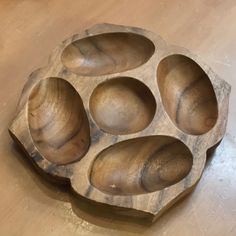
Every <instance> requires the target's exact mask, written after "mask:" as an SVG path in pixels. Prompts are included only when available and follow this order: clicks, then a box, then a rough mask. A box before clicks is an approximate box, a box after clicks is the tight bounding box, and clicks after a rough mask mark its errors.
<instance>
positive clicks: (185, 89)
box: [157, 55, 218, 135]
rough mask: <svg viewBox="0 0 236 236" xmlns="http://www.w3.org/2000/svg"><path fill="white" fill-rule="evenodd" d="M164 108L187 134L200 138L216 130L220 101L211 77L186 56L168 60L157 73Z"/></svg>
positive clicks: (165, 59) (176, 56) (173, 56)
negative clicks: (199, 136)
mask: <svg viewBox="0 0 236 236" xmlns="http://www.w3.org/2000/svg"><path fill="white" fill-rule="evenodd" d="M157 81H158V85H159V89H160V93H161V97H162V101H163V104H164V106H165V109H166V111H167V113H168V114H169V116H170V118H171V119H172V121H173V122H174V123H175V124H176V125H177V126H178V127H179V128H180V129H182V130H183V131H184V132H187V133H189V134H195V135H200V134H204V133H206V132H208V131H209V130H211V129H212V127H214V125H215V124H216V121H217V117H218V108H217V100H216V96H215V93H214V89H213V87H212V84H211V82H210V80H209V77H208V76H207V74H206V73H205V72H204V71H203V70H202V69H201V68H200V67H199V65H197V64H196V63H195V62H194V61H193V60H191V59H189V58H187V57H185V56H183V55H171V56H168V57H167V58H164V59H163V60H162V61H161V62H160V64H159V67H158V70H157Z"/></svg>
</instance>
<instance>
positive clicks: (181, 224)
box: [0, 0, 236, 236]
mask: <svg viewBox="0 0 236 236" xmlns="http://www.w3.org/2000/svg"><path fill="white" fill-rule="evenodd" d="M0 20H1V24H0V52H1V54H0V109H1V115H0V123H1V126H0V159H1V165H0V235H4V236H8V235H10V236H11V235H14V236H15V235H24V236H25V235H30V236H31V235H34V236H36V235H55V236H60V235H67V236H70V235H82V236H87V235H96V236H98V235H104V236H111V235H112V236H117V235H125V236H131V235H145V236H146V235H147V236H149V235H153V236H154V235H155V236H159V235H166V236H168V235H175V236H178V235H181V236H185V235H186V236H189V235H191V236H199V235H206V236H208V235H209V236H217V235H219V236H221V235H224V236H235V235H236V184H235V183H236V122H235V118H236V106H235V103H236V89H235V87H234V86H235V85H236V80H235V72H236V69H235V68H236V30H235V21H236V2H235V0H225V1H220V0H183V1H182V0H176V1H170V0H166V1H155V0H148V1H147V0H143V1H140V0H133V1H128V0H127V1H123V0H119V1H117V0H107V1H96V0H90V1H88V0H84V1H82V0H80V1H74V0H50V1H49V0H41V1H35V0H25V1H24V0H11V1H9V0H0ZM102 22H107V23H114V24H122V25H129V26H137V27H141V28H145V29H148V30H151V31H153V32H156V33H158V34H160V35H161V36H162V37H163V38H164V39H165V40H166V41H167V42H168V43H171V44H177V45H179V46H183V47H186V48H187V49H189V50H191V51H192V52H193V53H195V54H197V55H198V56H199V57H200V58H201V59H202V60H203V61H205V62H206V63H207V64H208V65H209V66H210V67H211V68H212V69H213V70H214V71H215V72H216V73H217V74H218V75H219V76H220V77H222V78H223V79H225V80H226V81H227V82H229V83H230V84H231V85H232V91H231V97H230V108H229V109H230V110H229V121H228V126H227V132H226V135H225V137H224V139H223V141H222V142H221V144H220V146H219V147H218V148H217V150H216V151H215V153H214V154H213V155H212V156H211V157H210V158H209V159H208V162H207V165H206V168H205V171H204V174H203V177H202V179H201V181H200V183H199V184H198V185H197V187H196V189H195V191H194V192H193V193H192V194H190V195H189V196H188V197H186V198H185V199H184V200H182V201H181V202H180V203H178V204H177V205H176V206H175V207H173V208H172V209H170V210H169V211H168V212H167V213H165V214H164V215H163V216H162V217H161V218H160V219H158V220H157V221H156V222H155V223H154V224H152V225H150V224H147V223H145V222H143V221H142V220H129V219H127V218H123V217H115V216H113V215H112V214H110V213H109V212H102V208H99V207H94V206H91V205H90V204H88V203H87V202H86V201H84V200H83V199H77V198H76V197H75V196H74V195H73V194H69V193H67V190H66V189H64V188H62V187H58V186H54V185H53V184H49V183H48V182H47V181H46V180H45V179H43V178H42V177H41V176H39V175H38V174H37V173H35V171H34V169H33V168H32V166H31V164H30V163H29V162H28V161H27V160H26V159H25V158H24V156H23V155H22V153H21V152H20V151H19V150H18V149H17V148H16V147H15V145H13V142H12V140H11V139H10V137H9V134H8V131H7V127H8V125H9V123H10V122H11V119H12V117H13V115H14V112H15V109H16V106H17V102H18V99H19V95H20V93H21V90H22V87H23V85H24V83H25V82H26V79H27V76H28V75H29V74H30V73H31V71H33V70H34V69H36V68H38V67H42V66H44V65H46V63H47V59H48V56H49V54H50V53H51V51H52V49H53V48H55V47H56V46H57V45H58V43H60V42H61V41H62V40H64V39H66V38H68V37H70V36H71V35H73V34H74V33H77V32H79V31H81V30H83V29H86V28H88V27H90V26H92V25H93V24H96V23H102Z"/></svg>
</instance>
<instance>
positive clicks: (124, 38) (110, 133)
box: [9, 24, 230, 220]
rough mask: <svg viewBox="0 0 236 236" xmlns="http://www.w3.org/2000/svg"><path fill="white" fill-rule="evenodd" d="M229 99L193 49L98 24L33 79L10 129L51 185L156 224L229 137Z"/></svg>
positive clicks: (60, 48) (226, 88)
mask: <svg viewBox="0 0 236 236" xmlns="http://www.w3.org/2000/svg"><path fill="white" fill-rule="evenodd" d="M229 93H230V86H229V85H228V84H227V83H226V82H225V81H223V80H221V79H220V78H219V77H218V76H217V75H216V74H214V73H213V72H212V70H211V69H210V68H209V67H208V66H206V65H205V64H204V63H202V62H201V61H200V60H199V58H197V57H196V56H194V55H193V54H191V53H190V52H189V51H187V50H186V49H183V48H180V47H176V46H170V45H167V43H166V42H165V41H164V40H163V39H161V37H160V36H158V35H156V34H154V33H151V32H149V31H146V30H143V29H139V28H133V27H126V26H118V25H110V24H100V25H96V26H94V27H92V28H90V29H88V30H85V31H84V32H82V33H80V34H76V35H74V36H72V37H71V38H69V39H67V40H65V41H63V42H62V43H61V44H60V45H59V46H58V47H57V48H56V49H55V50H54V51H53V53H52V55H51V57H50V59H49V62H48V66H47V67H45V68H40V69H38V70H36V71H34V72H33V73H32V74H31V75H30V76H29V79H28V82H27V83H26V85H25V87H24V89H23V92H22V96H21V99H20V102H19V105H18V110H17V114H16V116H15V119H14V120H13V122H12V124H11V126H10V128H9V131H10V134H11V136H12V137H13V139H14V140H15V141H16V142H17V143H18V144H19V145H20V146H21V147H22V149H23V150H25V152H26V153H27V154H28V157H29V158H30V160H32V161H33V163H34V164H35V165H36V166H37V167H38V168H39V169H40V170H42V172H43V173H45V174H47V176H49V177H50V178H51V179H53V180H57V181H62V182H66V183H69V184H70V185H71V187H72V188H73V190H74V191H75V192H76V193H77V194H79V195H81V196H83V197H85V198H87V199H90V200H92V201H94V202H97V203H103V204H108V205H111V206H116V207H118V208H117V209H121V211H122V213H124V210H127V213H128V214H135V215H136V213H140V214H141V213H143V214H144V215H146V216H150V217H151V218H152V220H155V219H156V218H157V217H158V216H159V215H160V214H161V213H162V212H164V211H165V210H166V209H167V208H168V207H170V206H171V205H172V204H173V203H174V202H176V201H177V200H178V199H180V197H182V196H184V195H185V194H186V193H188V192H190V190H192V189H193V187H194V186H195V185H196V183H197V182H198V181H199V179H200V177H201V174H202V172H203V169H204V166H205V162H206V153H207V150H208V149H209V148H211V147H213V146H214V145H215V144H217V143H218V142H219V141H220V140H221V139H222V137H223V135H224V133H225V128H226V122H227V113H228V99H229Z"/></svg>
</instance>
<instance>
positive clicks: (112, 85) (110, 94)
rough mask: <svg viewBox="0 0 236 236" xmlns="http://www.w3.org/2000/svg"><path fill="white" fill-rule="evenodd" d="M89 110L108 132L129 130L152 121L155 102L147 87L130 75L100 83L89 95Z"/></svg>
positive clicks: (142, 126) (136, 129) (139, 127)
mask: <svg viewBox="0 0 236 236" xmlns="http://www.w3.org/2000/svg"><path fill="white" fill-rule="evenodd" d="M90 111H91V115H92V117H93V119H94V120H95V122H96V123H97V124H98V126H99V127H100V128H101V129H102V130H104V131H105V132H107V133H111V134H131V133H135V132H138V131H141V130H143V129H144V128H146V127H147V126H148V125H149V124H150V123H151V121H152V119H153V117H154V114H155V111H156V102H155V98H154V96H153V94H152V93H151V91H150V89H149V88H148V87H147V86H146V85H144V84H143V83H142V82H140V81H138V80H136V79H133V78H130V77H118V78H113V79H110V80H107V81H105V82H103V83H101V84H99V85H98V86H97V87H96V88H95V90H94V91H93V93H92V95H91V98H90Z"/></svg>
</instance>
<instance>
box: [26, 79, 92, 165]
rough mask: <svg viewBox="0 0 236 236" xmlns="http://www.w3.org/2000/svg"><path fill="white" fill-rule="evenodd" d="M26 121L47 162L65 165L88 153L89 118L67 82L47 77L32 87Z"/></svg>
mask: <svg viewBox="0 0 236 236" xmlns="http://www.w3.org/2000/svg"><path fill="white" fill-rule="evenodd" d="M28 121H29V128H30V133H31V135H32V139H33V141H34V144H35V146H36V147H37V149H38V150H39V152H40V153H41V154H42V155H43V156H44V157H45V158H46V159H48V160H49V161H51V162H53V163H57V164H67V163H70V162H73V161H75V160H78V159H81V158H82V157H83V155H85V153H86V152H87V150H88V147H89V143H90V133H89V123H88V119H87V116H86V113H85V110H84V107H83V102H82V100H81V98H80V96H79V94H78V93H77V91H76V90H75V89H74V88H73V87H72V85H71V84H70V83H68V82H67V81H66V80H64V79H61V78H47V79H43V80H41V81H40V82H39V83H38V84H37V85H36V86H35V87H34V89H33V90H32V92H31V94H30V97H29V101H28Z"/></svg>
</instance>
